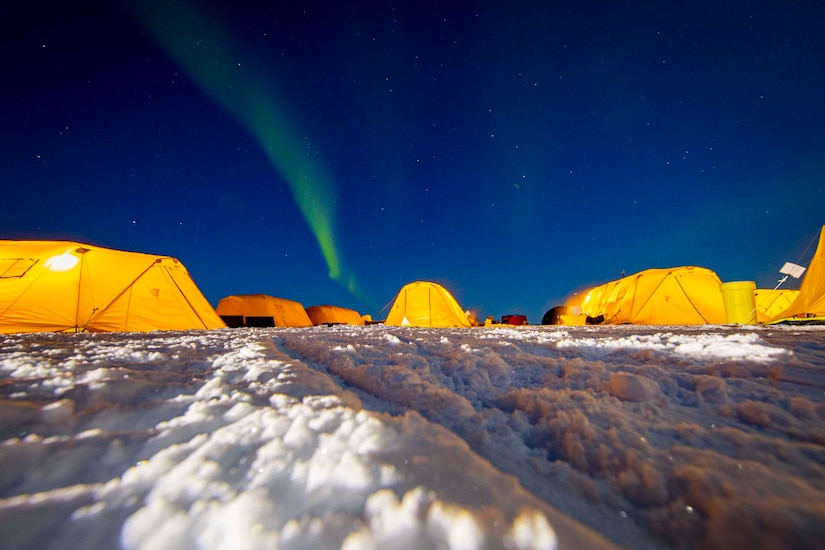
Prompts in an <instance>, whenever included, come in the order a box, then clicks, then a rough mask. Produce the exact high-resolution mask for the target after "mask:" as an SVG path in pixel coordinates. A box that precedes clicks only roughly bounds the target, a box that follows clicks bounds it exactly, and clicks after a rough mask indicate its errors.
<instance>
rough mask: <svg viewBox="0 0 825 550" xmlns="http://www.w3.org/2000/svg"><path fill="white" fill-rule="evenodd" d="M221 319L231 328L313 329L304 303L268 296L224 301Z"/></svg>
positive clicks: (250, 296)
mask: <svg viewBox="0 0 825 550" xmlns="http://www.w3.org/2000/svg"><path fill="white" fill-rule="evenodd" d="M216 311H217V312H218V315H220V316H221V319H223V320H224V322H226V324H227V325H228V326H230V327H311V326H312V321H310V320H309V316H308V315H307V312H306V310H305V309H304V306H303V305H301V303H300V302H295V301H293V300H287V299H285V298H276V297H275V296H269V295H267V294H237V295H233V296H226V297H225V298H221V300H220V302H218V307H217V308H216Z"/></svg>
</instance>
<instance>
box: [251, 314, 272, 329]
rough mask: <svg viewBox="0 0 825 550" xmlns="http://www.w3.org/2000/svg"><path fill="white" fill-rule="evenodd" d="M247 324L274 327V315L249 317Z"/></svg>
mask: <svg viewBox="0 0 825 550" xmlns="http://www.w3.org/2000/svg"><path fill="white" fill-rule="evenodd" d="M246 326H248V327H274V326H275V319H274V318H273V317H271V316H270V317H247V318H246Z"/></svg>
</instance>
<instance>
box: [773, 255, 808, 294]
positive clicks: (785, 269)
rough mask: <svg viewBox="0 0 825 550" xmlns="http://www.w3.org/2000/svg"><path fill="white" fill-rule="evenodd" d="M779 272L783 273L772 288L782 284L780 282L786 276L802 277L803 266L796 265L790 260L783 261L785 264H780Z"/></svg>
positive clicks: (786, 277)
mask: <svg viewBox="0 0 825 550" xmlns="http://www.w3.org/2000/svg"><path fill="white" fill-rule="evenodd" d="M779 272H780V273H781V274H782V275H784V277H782V278H781V279H779V283H777V285H776V286H775V287H774V290H776V289H777V288H779V287H780V286H782V283H784V282H785V281H787V280H788V277H793V278H794V279H799V278H800V277H802V274H803V273H805V268H804V267H802V266H801V265H797V264H794V263H791V262H785V265H783V266H782V269H780V270H779Z"/></svg>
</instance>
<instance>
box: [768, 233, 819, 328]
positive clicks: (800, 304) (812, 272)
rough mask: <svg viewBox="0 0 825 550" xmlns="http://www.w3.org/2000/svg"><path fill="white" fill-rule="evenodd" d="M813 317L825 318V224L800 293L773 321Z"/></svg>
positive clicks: (801, 284)
mask: <svg viewBox="0 0 825 550" xmlns="http://www.w3.org/2000/svg"><path fill="white" fill-rule="evenodd" d="M811 317H816V318H825V226H822V229H821V230H820V233H819V244H818V245H817V247H816V252H815V253H814V257H813V258H812V259H811V262H810V263H809V264H808V269H807V271H806V272H805V275H804V277H803V278H802V282H801V283H800V284H799V294H798V295H797V297H796V299H795V300H794V301H793V303H792V304H791V305H790V306H788V308H787V309H785V310H783V311H781V312H780V313H779V314H777V315H775V316H774V317H773V318H772V319H771V322H777V321H782V320H789V319H791V318H797V319H805V318H811Z"/></svg>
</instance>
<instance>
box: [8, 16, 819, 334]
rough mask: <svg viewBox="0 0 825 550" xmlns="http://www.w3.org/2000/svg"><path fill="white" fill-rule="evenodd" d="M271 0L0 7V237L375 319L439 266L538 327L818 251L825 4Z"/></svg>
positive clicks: (768, 282)
mask: <svg viewBox="0 0 825 550" xmlns="http://www.w3.org/2000/svg"><path fill="white" fill-rule="evenodd" d="M153 4H158V3H157V2H137V0H136V5H144V6H145V5H153ZM256 4H259V3H258V2H255V3H251V2H250V3H247V2H231V3H230V2H222V3H221V2H214V1H213V2H200V3H198V4H197V7H193V6H194V5H195V4H194V3H192V2H186V3H184V2H165V3H160V5H161V6H165V7H163V8H162V9H137V10H136V9H134V8H129V6H128V4H127V3H117V2H111V3H102V2H98V3H91V2H79V3H66V5H64V6H54V5H52V4H51V3H45V2H32V3H28V4H27V5H26V7H14V8H10V7H3V8H0V20H2V23H0V25H2V33H0V40H2V48H0V56H2V75H3V80H4V85H3V87H2V91H0V94H2V104H0V109H2V110H1V111H0V124H2V127H3V131H2V137H0V139H2V142H0V178H2V182H3V188H4V190H5V192H4V199H3V201H0V238H12V239H23V238H26V239H72V240H78V241H82V242H87V243H91V244H97V245H101V246H107V247H111V248H119V249H126V250H135V251H142V252H151V253H157V254H168V255H171V256H175V257H177V258H179V259H180V260H181V261H182V262H183V263H184V264H185V265H186V266H187V268H188V269H189V271H190V272H191V273H192V275H193V277H194V278H195V281H196V282H197V283H198V286H199V287H200V288H201V290H202V291H203V292H204V294H205V295H206V297H207V298H208V299H209V300H210V301H211V302H212V303H213V305H215V304H217V301H218V300H219V299H220V298H221V297H223V296H226V295H229V294H240V293H257V292H263V293H267V294H271V295H274V296H282V297H285V298H290V299H293V300H298V301H300V302H302V303H303V304H304V305H305V306H309V305H315V304H321V303H332V304H337V305H342V306H347V307H352V308H355V309H357V310H359V311H360V312H362V313H371V314H372V315H373V316H374V317H375V318H382V317H383V315H382V314H380V313H379V310H380V308H381V307H382V306H384V305H385V304H386V303H387V302H389V301H390V300H391V299H392V298H393V296H394V294H395V293H396V292H397V291H398V289H399V288H400V287H401V286H402V285H403V284H405V283H407V282H409V281H412V280H417V279H425V280H435V281H438V282H441V283H442V284H444V285H445V286H446V287H447V288H448V289H450V290H451V291H452V292H453V294H454V295H455V296H456V297H457V298H458V299H459V302H460V303H461V304H462V306H463V307H465V308H472V309H475V310H476V311H477V313H478V314H479V315H480V316H482V317H483V316H486V315H495V316H496V317H499V316H501V315H503V314H508V313H523V314H526V315H527V316H528V319H529V320H530V321H531V322H533V323H538V322H540V321H541V316H542V315H543V313H544V312H545V311H546V310H547V309H548V308H549V307H552V306H554V305H558V304H560V303H562V301H563V299H564V297H565V296H567V295H568V294H569V293H571V292H572V291H574V290H576V289H578V288H580V287H582V286H587V285H592V284H599V283H603V282H606V281H608V280H612V279H615V278H618V277H619V276H620V275H621V273H622V272H624V273H626V274H630V273H634V272H636V271H640V270H642V269H646V268H651V267H671V266H678V265H699V266H703V267H708V268H710V269H713V270H715V271H716V272H717V273H718V274H719V276H720V278H721V279H722V280H723V281H733V280H756V281H757V283H758V285H759V286H760V287H766V286H770V287H772V286H774V285H775V283H776V280H777V279H778V277H779V275H778V274H777V271H778V269H779V268H780V266H781V265H782V263H783V262H784V261H786V260H791V261H805V260H807V257H809V256H810V254H812V252H813V245H811V248H810V249H808V250H807V252H805V251H806V247H807V246H808V245H809V244H810V243H811V239H813V238H814V237H815V236H816V235H817V234H818V231H819V228H820V227H821V226H822V225H823V223H825V216H823V215H822V213H823V207H825V193H823V187H825V33H824V32H823V31H822V29H824V28H825V4H823V3H821V2H815V1H811V2H775V1H764V0H761V1H760V0H756V1H741V2H719V1H718V0H715V1H695V2H659V1H656V2H654V1H650V2H645V1H637V2H590V1H576V2H573V1H570V2H518V1H512V2H498V1H496V2H493V1H488V2H449V1H448V2H429V1H417V2H403V3H401V2H392V1H387V2H351V3H346V2H343V3H339V4H338V5H334V6H329V5H328V4H329V3H328V2H292V3H286V4H288V5H286V6H281V5H277V6H273V7H268V8H261V7H260V6H257V5H256ZM273 4H281V3H273ZM293 191H298V194H299V195H301V197H303V198H299V199H297V200H296V193H295V192H293ZM300 201H303V202H304V206H303V210H302V206H300V204H299V202H300ZM305 214H306V216H305ZM310 217H314V218H315V222H314V223H315V224H316V225H314V226H313V225H311V223H310V221H309V218H310ZM325 228H326V229H325ZM320 242H326V243H327V245H328V249H327V252H326V254H325V253H324V252H322V248H321V246H320V244H319V243H320ZM814 244H815V243H814ZM329 250H332V251H333V252H331V253H330V252H329ZM805 254H807V257H803V256H804V255H805ZM333 264H334V266H333ZM333 267H334V269H331V268H333ZM331 270H332V271H334V272H338V271H340V273H341V275H340V276H339V277H338V279H339V281H338V282H336V281H333V280H331V278H330V271H331ZM348 281H352V284H351V285H349V283H348ZM348 285H349V286H351V287H352V288H353V289H354V293H351V292H350V291H349V290H347V288H346V287H347V286H348Z"/></svg>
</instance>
